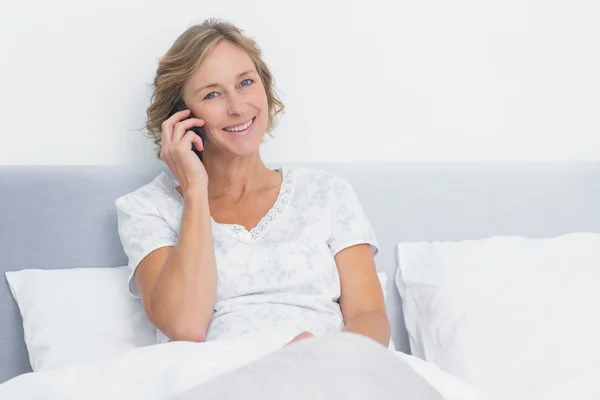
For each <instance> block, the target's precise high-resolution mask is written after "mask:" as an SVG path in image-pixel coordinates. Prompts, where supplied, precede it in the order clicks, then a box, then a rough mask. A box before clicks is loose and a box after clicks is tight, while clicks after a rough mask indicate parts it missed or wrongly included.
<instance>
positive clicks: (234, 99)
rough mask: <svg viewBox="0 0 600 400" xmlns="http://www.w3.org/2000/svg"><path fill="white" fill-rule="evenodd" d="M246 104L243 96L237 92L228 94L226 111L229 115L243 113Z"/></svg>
mask: <svg viewBox="0 0 600 400" xmlns="http://www.w3.org/2000/svg"><path fill="white" fill-rule="evenodd" d="M247 109H248V105H247V104H246V101H245V99H244V96H241V95H239V94H233V95H231V96H229V104H228V112H229V115H244V114H246V110H247Z"/></svg>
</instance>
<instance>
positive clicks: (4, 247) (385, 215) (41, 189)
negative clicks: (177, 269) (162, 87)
mask: <svg viewBox="0 0 600 400" xmlns="http://www.w3.org/2000/svg"><path fill="white" fill-rule="evenodd" d="M308 166H310V167H313V168H319V169H324V170H328V171H332V172H335V173H338V174H340V175H342V176H343V177H345V178H347V179H348V180H349V181H350V182H351V183H352V185H353V186H354V188H355V190H356V192H357V194H358V196H359V198H360V200H361V202H362V204H363V207H364V209H365V211H366V213H367V215H368V217H369V218H370V220H371V223H372V225H373V227H374V229H375V232H376V234H377V238H378V241H379V244H380V253H379V254H378V256H377V258H376V262H377V268H378V271H379V272H382V273H385V274H386V275H387V276H388V278H389V279H388V280H387V282H386V283H385V285H386V287H385V289H386V294H387V301H386V304H387V308H388V313H389V317H390V321H391V323H392V339H393V344H394V346H395V349H396V350H398V351H400V352H403V353H405V354H411V339H410V337H409V336H410V335H409V332H408V330H407V326H406V325H405V318H404V314H403V313H404V309H403V305H402V301H401V297H400V293H399V291H398V286H397V282H396V280H395V279H394V277H396V275H397V265H398V259H397V256H398V254H397V244H398V243H402V242H434V241H459V240H473V239H483V238H488V237H491V236H494V235H521V236H524V237H525V236H526V237H531V238H549V237H556V236H559V235H564V234H568V233H570V232H595V233H598V232H600V206H599V204H600V164H599V163H593V162H587V163H586V162H564V163H392V164H389V163H386V164H376V163H375V164H368V163H367V164H360V163H357V164H314V165H308ZM161 170H164V167H163V166H161V165H158V164H157V165H152V166H145V165H143V166H142V165H123V166H4V167H0V193H2V196H0V235H1V239H0V269H1V271H2V273H3V275H4V273H5V272H7V271H19V270H24V269H43V270H56V269H70V268H80V267H89V268H100V267H103V268H106V267H119V266H123V265H126V263H127V260H126V257H125V255H124V253H123V251H122V248H121V245H120V242H119V239H118V235H117V231H116V229H117V226H116V217H115V209H114V200H115V199H116V198H117V197H119V196H120V195H122V194H124V193H127V192H129V191H132V190H134V189H135V188H137V187H139V186H141V185H143V184H145V183H147V182H149V181H150V180H151V179H152V178H153V177H154V176H156V175H157V174H158V173H159V172H160V171H161ZM0 326H1V329H0V383H2V382H6V381H8V380H10V379H12V378H14V377H17V376H19V375H22V374H25V373H29V372H31V371H32V366H31V362H30V361H31V360H30V355H29V354H28V349H27V347H26V344H25V341H24V330H23V320H22V317H21V313H20V310H19V307H18V306H17V304H16V302H15V299H14V297H13V295H12V294H11V291H10V288H9V285H8V283H7V281H6V279H3V280H2V282H1V283H0Z"/></svg>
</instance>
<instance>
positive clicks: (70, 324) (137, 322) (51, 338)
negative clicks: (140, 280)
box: [6, 266, 156, 371]
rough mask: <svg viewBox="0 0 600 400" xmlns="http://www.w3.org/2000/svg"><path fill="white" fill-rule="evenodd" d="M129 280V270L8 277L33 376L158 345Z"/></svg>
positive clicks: (41, 272) (24, 272)
mask: <svg viewBox="0 0 600 400" xmlns="http://www.w3.org/2000/svg"><path fill="white" fill-rule="evenodd" d="M128 278H129V269H128V268H127V267H126V266H123V267H116V268H75V269H62V270H40V269H26V270H21V271H12V272H6V279H7V281H8V284H9V286H10V290H11V292H12V294H13V297H14V298H15V301H16V302H17V304H18V306H19V310H20V312H21V316H22V318H23V329H24V333H25V344H26V345H27V350H28V353H29V361H30V363H31V368H32V369H33V371H42V370H48V369H52V368H58V367H63V366H68V365H70V364H73V363H78V362H83V361H88V360H91V359H99V358H102V357H109V356H111V355H114V354H118V353H120V352H122V351H125V350H129V349H132V348H136V347H141V346H145V345H150V344H154V343H156V329H155V328H154V326H153V325H152V324H151V323H150V321H149V320H148V319H147V317H146V314H145V312H144V308H143V306H142V304H141V302H140V301H139V300H137V299H135V298H133V297H131V296H130V295H129V293H128V291H127V290H126V289H123V288H127V279H128Z"/></svg>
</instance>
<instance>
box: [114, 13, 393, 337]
mask: <svg viewBox="0 0 600 400" xmlns="http://www.w3.org/2000/svg"><path fill="white" fill-rule="evenodd" d="M153 86H154V92H153V96H152V101H151V104H150V106H149V108H148V110H147V115H148V119H147V124H146V127H147V129H148V131H149V133H150V134H151V135H152V136H153V138H154V143H155V144H156V145H157V150H158V156H159V157H160V159H161V160H162V161H163V162H164V163H165V164H166V165H167V166H168V167H169V172H170V173H166V172H163V173H161V174H159V175H158V176H157V177H156V178H154V179H153V180H152V181H151V182H149V183H148V184H146V185H144V186H142V187H140V188H139V189H137V190H135V191H134V192H131V193H128V194H126V195H124V196H122V197H120V198H119V199H117V200H116V203H115V204H116V207H117V215H118V226H119V235H120V238H121V242H122V244H123V248H124V251H125V253H126V254H127V256H128V258H129V266H130V268H131V270H132V274H131V278H130V282H129V290H130V292H131V293H132V295H133V296H136V297H139V298H141V301H142V302H143V305H144V308H145V311H146V313H147V315H148V318H149V320H150V321H151V322H152V323H153V324H154V325H155V326H156V327H157V329H158V332H159V334H160V335H162V336H161V337H162V339H163V340H166V341H168V340H172V341H196V342H201V341H212V340H228V339H234V338H238V337H242V336H243V335H245V334H248V333H252V332H254V333H256V332H264V333H265V335H267V334H268V333H269V332H274V331H275V332H276V331H279V330H287V331H291V332H294V334H293V335H292V336H291V337H290V339H291V340H290V343H291V342H294V341H298V340H301V339H304V338H307V337H311V336H319V335H323V334H326V333H330V332H339V331H348V332H354V333H358V334H361V335H364V336H367V337H370V338H372V339H373V340H375V341H377V342H379V343H381V344H382V345H384V346H387V345H388V343H389V341H390V326H389V322H388V318H387V315H386V310H385V305H384V301H383V293H382V289H381V286H380V284H379V281H378V278H377V274H376V268H375V262H374V256H375V254H376V253H377V243H376V238H375V235H374V233H373V230H372V228H371V226H370V224H369V221H368V220H367V218H366V217H365V215H364V212H363V210H362V207H361V205H360V203H359V200H358V199H357V197H356V194H355V193H354V191H353V189H352V187H351V186H350V184H349V183H348V182H347V181H346V180H344V179H343V178H341V177H339V176H336V175H334V174H331V173H327V172H324V171H317V170H312V169H309V168H299V167H295V168H292V167H287V166H283V167H281V168H278V169H269V168H267V167H266V166H265V164H264V163H263V161H262V160H261V157H260V154H259V147H260V145H261V142H262V140H263V136H264V135H265V133H268V132H269V131H270V130H271V129H272V128H273V127H274V124H275V118H276V116H277V115H278V114H279V113H281V112H282V111H283V109H284V106H283V103H282V102H281V101H280V99H279V98H278V96H277V94H276V93H275V90H274V80H273V77H272V75H271V73H270V71H269V69H268V67H267V65H266V64H265V62H264V61H263V60H262V58H261V51H260V49H259V47H258V46H257V44H256V43H255V42H254V41H253V40H252V39H250V38H248V37H247V36H245V35H244V34H243V32H242V31H241V30H240V29H238V28H237V27H235V26H234V25H232V24H229V23H227V22H222V21H217V20H212V19H211V20H207V21H205V22H203V23H202V24H199V25H195V26H192V27H190V28H189V29H188V30H186V31H185V32H184V33H183V34H182V35H181V36H179V37H178V38H177V40H176V41H175V42H174V44H173V45H172V47H171V48H170V49H169V50H168V52H167V53H166V55H165V56H164V57H163V58H162V59H161V60H160V62H159V66H158V69H157V72H156V77H155V79H154V85H153ZM178 102H181V103H180V104H183V105H184V106H185V107H184V111H178V112H175V113H173V107H174V106H175V105H176V104H177V103H178ZM199 127H201V128H202V130H203V137H204V140H202V138H201V137H200V136H199V135H198V134H196V133H195V132H194V131H193V130H192V129H196V128H199ZM200 152H201V155H202V157H201V158H200V157H199V156H198V154H200Z"/></svg>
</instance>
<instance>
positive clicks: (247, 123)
mask: <svg viewBox="0 0 600 400" xmlns="http://www.w3.org/2000/svg"><path fill="white" fill-rule="evenodd" d="M252 122H254V118H252V119H251V120H250V121H248V122H246V123H245V124H244V125H240V126H236V127H234V128H223V129H224V130H226V131H227V132H239V131H243V130H246V129H248V128H249V127H250V125H252Z"/></svg>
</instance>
